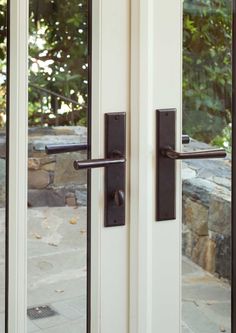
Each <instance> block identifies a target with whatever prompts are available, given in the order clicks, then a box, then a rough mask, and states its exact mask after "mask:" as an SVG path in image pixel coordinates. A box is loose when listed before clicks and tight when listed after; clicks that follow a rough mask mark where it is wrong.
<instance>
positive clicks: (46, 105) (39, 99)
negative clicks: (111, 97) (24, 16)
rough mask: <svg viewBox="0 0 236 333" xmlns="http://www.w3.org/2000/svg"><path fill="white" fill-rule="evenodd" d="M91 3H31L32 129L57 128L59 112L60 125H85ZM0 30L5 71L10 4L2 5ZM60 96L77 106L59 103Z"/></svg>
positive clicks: (51, 0)
mask: <svg viewBox="0 0 236 333" xmlns="http://www.w3.org/2000/svg"><path fill="white" fill-rule="evenodd" d="M87 2H88V1H87V0H67V1H60V0H30V1H29V17H30V19H29V125H37V124H42V123H44V124H45V123H46V124H48V125H49V126H50V125H51V124H54V123H55V120H54V118H56V112H57V111H58V108H59V111H60V115H59V116H57V118H58V124H59V125H66V124H70V123H71V121H72V118H73V123H75V124H81V123H83V124H85V125H86V122H87V104H88V103H87V101H88V8H87ZM2 8H3V10H1V9H2ZM0 26H1V30H0V43H1V42H2V44H0V45H1V47H0V69H2V67H4V66H5V63H6V49H5V46H6V2H5V4H2V3H1V2H0ZM5 72H6V71H5ZM37 87H41V88H44V89H47V90H48V91H51V92H52V93H51V94H50V93H47V92H45V91H42V90H40V89H37ZM55 94H57V95H60V96H64V97H66V98H69V99H71V100H73V101H75V103H70V102H68V101H65V100H64V99H63V98H58V97H56V95H55ZM4 100H5V99H4ZM0 103H1V100H0ZM65 106H66V107H65ZM3 107H4V105H3ZM72 109H73V115H72ZM50 122H51V123H50Z"/></svg>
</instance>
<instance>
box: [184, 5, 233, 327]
mask: <svg viewBox="0 0 236 333" xmlns="http://www.w3.org/2000/svg"><path fill="white" fill-rule="evenodd" d="M183 8H184V13H183V14H184V15H183V29H184V30H183V132H184V133H185V134H188V135H190V137H191V138H192V141H191V143H190V144H189V145H186V146H185V147H184V149H185V150H193V149H194V148H196V149H200V150H202V149H204V148H211V147H212V146H217V147H224V148H225V149H226V150H227V152H228V156H227V158H226V159H224V160H202V161H201V160H198V161H197V160H196V161H194V160H192V161H185V162H184V163H183V224H182V227H183V229H182V253H183V257H182V259H183V271H182V273H183V275H182V281H183V283H182V289H183V299H182V302H183V313H182V315H183V328H182V331H183V333H184V332H193V333H200V332H204V333H208V332H209V333H211V332H231V288H230V284H231V281H230V279H231V135H232V133H231V121H232V105H231V91H232V71H231V57H232V52H231V46H232V11H231V8H232V3H231V1H228V0H207V1H205V0H197V1H192V0H184V5H183Z"/></svg>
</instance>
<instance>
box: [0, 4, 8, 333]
mask: <svg viewBox="0 0 236 333" xmlns="http://www.w3.org/2000/svg"><path fill="white" fill-rule="evenodd" d="M6 80H7V0H0V281H1V284H0V332H4V330H5V260H6V258H5V237H6V214H5V212H6V139H7V138H6V127H7V114H6V94H7V91H6V86H7V85H6Z"/></svg>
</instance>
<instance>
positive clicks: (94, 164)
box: [74, 157, 125, 170]
mask: <svg viewBox="0 0 236 333" xmlns="http://www.w3.org/2000/svg"><path fill="white" fill-rule="evenodd" d="M124 163H125V158H124V157H118V158H107V159H105V158H100V159H94V160H84V161H74V168H75V170H83V169H95V168H102V167H109V166H112V165H117V164H124Z"/></svg>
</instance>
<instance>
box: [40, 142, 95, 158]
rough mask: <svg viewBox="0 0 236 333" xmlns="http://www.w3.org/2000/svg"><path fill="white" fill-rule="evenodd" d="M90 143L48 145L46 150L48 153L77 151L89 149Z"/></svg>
mask: <svg viewBox="0 0 236 333" xmlns="http://www.w3.org/2000/svg"><path fill="white" fill-rule="evenodd" d="M88 149H89V145H87V144H85V143H84V144H83V143H81V144H75V143H72V144H62V145H46V146H45V152H46V154H47V155H52V154H62V153H72V152H76V151H83V150H88Z"/></svg>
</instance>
